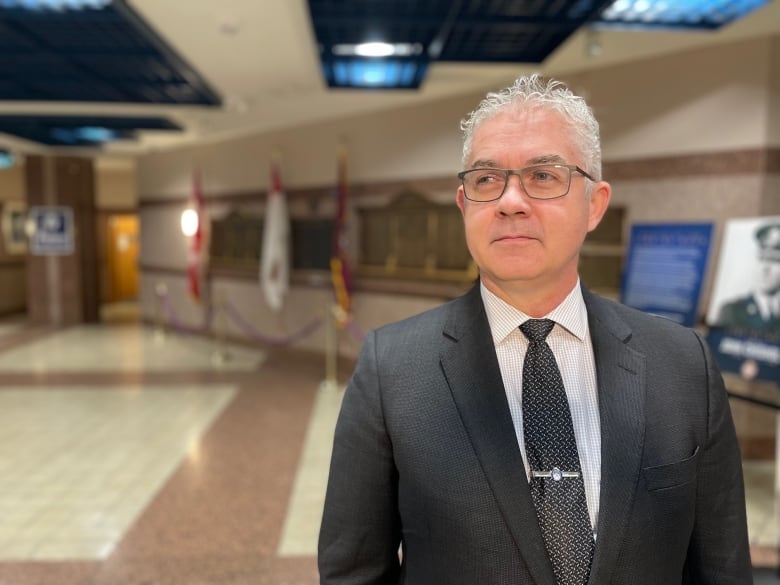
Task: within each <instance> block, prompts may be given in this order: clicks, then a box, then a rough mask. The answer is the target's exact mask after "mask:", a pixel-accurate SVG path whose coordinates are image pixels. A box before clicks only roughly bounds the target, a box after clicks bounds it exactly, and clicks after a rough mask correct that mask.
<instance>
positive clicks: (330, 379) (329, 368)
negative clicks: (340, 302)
mask: <svg viewBox="0 0 780 585" xmlns="http://www.w3.org/2000/svg"><path fill="white" fill-rule="evenodd" d="M336 310H337V306H336V305H328V308H327V310H326V311H325V379H324V380H323V381H322V383H321V384H320V388H321V389H323V390H329V391H335V390H336V389H337V388H338V384H339V382H338V351H339V339H338V335H339V334H338V329H337V328H336Z"/></svg>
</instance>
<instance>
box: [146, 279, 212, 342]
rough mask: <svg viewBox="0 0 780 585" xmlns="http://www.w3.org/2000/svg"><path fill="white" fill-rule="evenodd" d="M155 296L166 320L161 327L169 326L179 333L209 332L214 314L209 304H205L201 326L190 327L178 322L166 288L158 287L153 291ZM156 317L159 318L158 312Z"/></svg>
mask: <svg viewBox="0 0 780 585" xmlns="http://www.w3.org/2000/svg"><path fill="white" fill-rule="evenodd" d="M155 294H156V295H157V300H158V303H161V304H162V307H163V310H164V313H165V315H166V316H167V318H168V320H167V322H165V323H162V324H161V325H171V326H172V327H173V329H174V330H175V331H177V332H179V333H205V332H208V331H209V330H210V325H211V319H212V316H213V312H214V310H213V307H212V304H211V303H210V302H209V303H206V312H205V314H204V315H203V324H202V325H201V326H200V327H192V326H189V325H185V324H184V323H182V322H181V321H179V319H178V317H177V316H176V311H175V310H174V308H173V306H171V304H170V302H169V299H168V288H167V287H166V286H164V285H161V286H158V287H157V289H156V290H155ZM158 316H160V317H161V315H160V313H159V311H158Z"/></svg>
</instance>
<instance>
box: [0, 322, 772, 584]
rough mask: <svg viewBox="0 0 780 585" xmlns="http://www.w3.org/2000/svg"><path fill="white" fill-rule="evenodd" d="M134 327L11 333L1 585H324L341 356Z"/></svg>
mask: <svg viewBox="0 0 780 585" xmlns="http://www.w3.org/2000/svg"><path fill="white" fill-rule="evenodd" d="M121 314H122V315H124V317H122V318H119V319H116V320H115V322H114V323H115V324H104V325H100V326H79V327H71V328H67V329H61V330H50V329H43V328H28V327H26V326H25V325H24V324H23V323H20V322H16V323H14V322H12V323H8V324H5V325H2V326H0V437H1V438H2V442H0V470H1V471H2V474H3V477H4V481H3V488H2V490H0V514H2V517H3V519H4V521H3V522H2V523H0V585H131V584H132V585H142V584H143V585H163V584H165V585H179V584H180V585H238V584H250V583H251V584H253V585H266V584H267V585H315V584H316V583H317V571H316V560H315V553H316V537H317V530H318V525H319V520H320V514H321V506H322V496H323V487H324V482H325V480H326V476H327V465H328V461H329V456H330V437H331V435H332V429H333V425H334V423H335V418H336V415H337V412H338V407H339V402H340V398H341V392H340V391H339V390H338V389H336V388H331V387H329V386H328V385H322V384H321V383H322V377H323V372H324V363H323V359H322V358H321V357H320V356H317V355H311V354H304V353H301V352H292V351H276V350H273V351H270V350H266V349H262V350H261V349H257V348H253V347H248V346H242V345H232V344H224V345H219V346H217V345H215V343H214V342H212V341H210V340H204V339H200V338H192V337H184V336H180V335H177V334H174V333H172V332H162V331H159V330H155V329H154V328H153V327H150V326H144V325H141V324H139V323H137V322H133V321H134V319H133V317H132V311H131V310H130V312H129V313H128V312H127V311H123V312H122V313H121ZM347 376H348V368H344V369H343V370H342V371H341V372H340V380H341V381H342V382H343V381H345V380H346V378H347ZM745 473H746V481H747V482H748V493H749V498H750V501H749V506H748V508H749V510H748V512H749V520H750V523H751V526H750V531H751V543H752V545H753V551H754V560H755V561H756V562H757V564H765V565H766V564H771V563H776V561H777V552H776V543H777V535H778V521H777V513H776V511H775V497H774V495H773V491H772V488H773V482H774V464H773V463H771V462H747V463H746V465H745ZM763 578H764V579H766V580H763V581H757V583H780V579H777V578H776V577H775V576H774V572H773V571H770V572H769V574H767V575H766V576H765V577H763Z"/></svg>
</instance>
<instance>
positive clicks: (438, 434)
mask: <svg viewBox="0 0 780 585" xmlns="http://www.w3.org/2000/svg"><path fill="white" fill-rule="evenodd" d="M462 128H463V130H464V136H465V139H464V160H463V163H464V168H465V169H466V171H464V172H463V173H460V175H459V176H460V177H461V179H462V184H461V186H460V188H459V189H458V192H457V204H458V207H459V208H460V210H461V212H462V214H463V219H464V224H465V230H466V239H467V242H468V246H469V250H470V252H471V255H472V256H473V258H474V260H475V262H476V264H477V266H478V267H479V271H480V282H479V284H478V285H476V286H475V287H474V288H473V289H472V290H471V291H470V292H468V293H467V294H466V295H465V296H463V297H461V298H459V299H456V300H454V301H452V302H450V303H448V304H446V305H444V306H442V307H439V308H437V309H434V310H432V311H429V312H426V313H424V314H422V315H419V316H416V317H413V318H411V319H407V320H405V321H403V322H400V323H396V324H393V325H389V326H387V327H383V328H381V329H379V330H377V331H375V332H372V333H371V334H369V335H368V336H367V338H366V341H365V344H364V346H363V349H362V352H361V355H360V358H359V360H358V364H357V366H356V368H355V372H354V374H353V377H352V379H351V381H350V383H349V386H348V388H347V390H346V393H345V396H344V402H343V405H342V411H341V414H340V417H339V421H338V424H337V428H336V436H335V441H334V446H333V456H332V461H331V470H330V479H329V484H328V490H327V496H326V501H325V509H324V515H323V520H322V528H321V532H320V545H319V567H320V578H321V583H322V584H324V585H336V584H344V585H346V584H351V585H352V584H354V585H357V584H361V585H363V584H366V585H367V584H397V583H403V584H405V585H532V584H533V585H556V584H557V585H584V584H585V583H590V584H594V585H608V584H612V585H645V584H648V585H649V584H656V585H678V584H682V583H695V584H697V585H707V584H715V583H718V584H720V585H724V584H729V585H733V584H740V585H742V584H746V583H752V578H751V576H750V572H751V569H750V559H749V550H748V544H747V529H746V520H745V504H744V490H743V482H742V472H741V462H740V454H739V450H738V445H737V441H736V437H735V433H734V427H733V424H732V420H731V414H730V411H729V406H728V402H727V397H726V393H725V391H724V387H723V383H722V379H721V376H720V374H719V373H718V371H717V369H716V366H715V365H714V363H713V361H712V358H711V357H710V354H709V352H708V350H707V347H706V346H705V344H704V342H703V341H702V339H701V338H700V337H699V336H698V335H697V334H696V333H694V332H693V331H692V330H689V329H685V328H682V327H680V326H678V325H676V324H674V323H672V322H671V321H667V320H665V319H661V318H659V317H653V316H650V315H646V314H643V313H640V312H638V311H635V310H632V309H629V308H626V307H624V306H622V305H619V304H617V303H614V302H612V301H608V300H605V299H603V298H600V297H598V296H595V295H594V294H592V293H590V292H588V291H587V290H586V289H585V288H583V287H581V286H580V282H579V278H578V273H577V262H578V257H579V252H580V248H581V246H582V243H583V240H584V238H585V235H586V234H587V233H588V232H589V231H591V230H593V229H594V228H595V227H596V226H597V224H598V223H599V221H600V220H601V217H602V215H603V214H604V211H605V210H606V209H607V206H608V204H609V199H610V193H611V192H610V186H609V184H608V183H606V182H604V181H602V180H601V152H600V144H599V135H598V123H597V122H596V120H595V119H594V117H593V114H592V112H591V111H590V108H588V106H587V105H586V104H585V102H584V101H583V100H582V99H581V98H579V97H577V96H574V95H573V94H572V93H571V92H570V91H569V90H568V89H566V88H565V87H563V86H562V85H561V84H559V83H557V82H555V81H549V82H545V81H544V80H542V79H540V78H539V77H538V76H531V77H523V78H520V79H518V80H517V81H516V82H515V83H514V85H513V86H512V87H510V88H507V89H505V90H502V91H501V92H498V93H491V94H488V96H487V97H486V98H485V99H484V100H483V101H482V103H481V104H480V105H479V107H478V108H477V109H476V110H475V111H474V112H472V113H471V114H470V116H469V117H468V118H467V119H465V120H464V121H463V122H462ZM507 169H512V170H511V171H510V170H507ZM529 324H530V325H533V327H531V328H530V329H533V330H534V331H531V330H529V328H528V325H529ZM536 325H542V326H550V327H552V330H551V331H550V332H549V334H547V341H540V339H539V338H538V337H536V333H535V330H536ZM550 349H551V350H552V354H554V359H552V358H549V351H550ZM545 352H547V353H545ZM545 356H546V357H545ZM525 358H527V359H525ZM551 359H552V361H551ZM524 362H527V363H524ZM540 364H544V367H543V368H541V369H540V368H538V367H537V366H539V365H540ZM556 366H557V367H556ZM526 368H528V369H526ZM523 378H526V380H523ZM556 380H557V382H556ZM561 381H562V384H561V383H560V382H561ZM526 382H528V384H527V385H526ZM561 386H564V387H565V388H561ZM540 388H542V389H544V392H542V393H541V394H542V395H541V399H542V401H543V400H544V399H545V396H544V394H545V392H546V393H550V394H551V395H552V392H553V391H554V390H558V391H560V392H563V391H564V390H565V395H564V397H563V403H564V409H563V410H564V411H565V412H562V413H561V414H562V416H561V417H558V414H557V413H559V411H560V408H559V404H558V403H557V402H556V403H555V404H553V403H552V401H550V403H549V404H547V405H544V404H543V405H542V409H541V411H540V410H539V408H537V407H538V404H537V403H538V402H539V399H540V393H539V392H538V390H539V389H540ZM567 402H568V405H567V404H566V403H567ZM569 406H570V407H571V409H569V408H568V407H569ZM545 409H547V410H545ZM553 412H555V413H556V415H555V416H556V418H555V420H553V414H552V413H553ZM548 415H549V420H548V419H546V418H545V417H547V416H548ZM540 420H541V422H542V424H539V421H540ZM565 427H568V431H567V432H566V433H563V432H561V433H560V434H559V436H557V438H554V439H552V440H551V439H550V438H549V436H544V437H542V438H540V437H537V436H536V435H545V433H557V432H558V431H562V430H564V428H565ZM572 434H573V435H574V436H573V437H571V436H568V435H572ZM564 435H567V437H564ZM575 438H576V445H571V449H574V451H575V453H574V460H573V461H572V460H569V461H567V462H566V463H564V464H561V465H557V464H555V465H552V464H549V463H546V462H545V461H544V460H543V457H544V456H546V455H545V452H546V450H547V449H553V450H554V449H556V448H557V447H559V445H558V443H559V442H563V441H564V440H566V441H569V442H570V443H575ZM540 445H542V446H540ZM570 455H571V452H570V450H568V454H567V455H566V456H570ZM558 456H561V457H563V456H564V455H556V457H558ZM540 461H541V463H540ZM557 490H560V491H557ZM556 494H563V497H564V499H563V500H556V499H555V498H556V497H558V496H557V495H556ZM547 498H549V499H547ZM566 498H568V499H566ZM583 529H584V534H583ZM575 533H576V534H575ZM399 546H400V550H399Z"/></svg>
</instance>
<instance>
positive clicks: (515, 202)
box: [497, 175, 531, 214]
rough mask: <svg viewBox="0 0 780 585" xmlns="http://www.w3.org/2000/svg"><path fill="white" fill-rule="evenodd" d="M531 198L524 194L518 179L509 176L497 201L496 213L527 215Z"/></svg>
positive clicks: (514, 176) (515, 176)
mask: <svg viewBox="0 0 780 585" xmlns="http://www.w3.org/2000/svg"><path fill="white" fill-rule="evenodd" d="M530 203H531V198H530V197H529V196H528V193H526V191H525V188H524V187H523V184H522V183H521V182H520V177H518V176H517V175H509V178H508V179H507V182H506V187H505V188H504V194H503V195H501V199H499V200H498V206H497V211H498V212H499V213H504V214H510V213H527V210H528V208H529V205H530Z"/></svg>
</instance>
